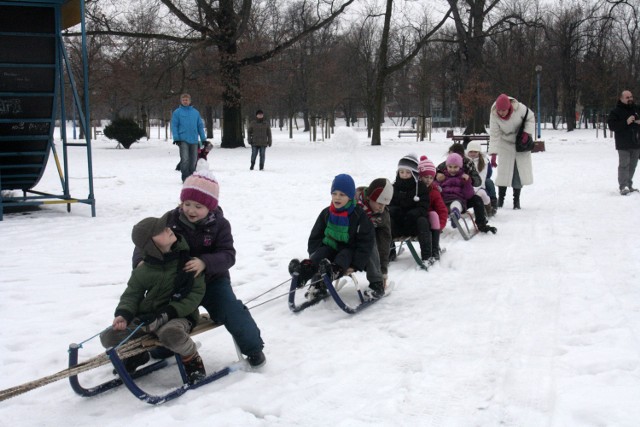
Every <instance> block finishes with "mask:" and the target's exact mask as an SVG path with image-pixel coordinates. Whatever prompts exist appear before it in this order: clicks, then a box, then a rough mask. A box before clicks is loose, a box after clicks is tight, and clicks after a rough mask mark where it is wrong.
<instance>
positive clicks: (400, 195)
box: [389, 154, 433, 261]
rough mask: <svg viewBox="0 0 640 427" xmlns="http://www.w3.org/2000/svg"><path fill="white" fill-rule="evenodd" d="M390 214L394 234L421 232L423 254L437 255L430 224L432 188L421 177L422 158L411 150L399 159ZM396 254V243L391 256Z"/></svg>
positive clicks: (419, 237) (419, 234)
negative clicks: (420, 159)
mask: <svg viewBox="0 0 640 427" xmlns="http://www.w3.org/2000/svg"><path fill="white" fill-rule="evenodd" d="M389 215H390V216H391V235H392V236H393V237H394V238H397V237H412V236H417V237H418V243H420V256H421V258H422V259H423V260H424V261H426V260H428V259H429V258H431V257H432V256H433V252H432V247H431V243H432V242H431V226H430V224H429V189H428V188H427V186H426V185H424V183H423V182H422V181H420V173H419V172H418V158H417V157H416V155H415V154H407V155H406V156H404V157H403V158H402V159H400V161H399V162H398V170H397V172H396V180H395V182H394V183H393V198H392V199H391V203H390V204H389ZM395 256H396V254H395V247H393V248H392V249H391V254H390V257H391V259H392V260H393V259H394V258H395Z"/></svg>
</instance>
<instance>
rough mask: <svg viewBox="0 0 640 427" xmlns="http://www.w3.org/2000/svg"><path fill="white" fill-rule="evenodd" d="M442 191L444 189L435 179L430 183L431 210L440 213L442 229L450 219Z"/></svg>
mask: <svg viewBox="0 0 640 427" xmlns="http://www.w3.org/2000/svg"><path fill="white" fill-rule="evenodd" d="M441 191H442V189H441V188H440V186H439V185H438V184H437V183H436V182H435V181H433V182H432V183H431V185H429V212H431V211H433V212H435V213H437V214H438V219H439V220H440V230H444V228H445V227H446V226H447V220H448V219H449V210H448V209H447V205H446V204H445V203H444V200H442V194H441Z"/></svg>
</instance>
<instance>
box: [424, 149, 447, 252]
mask: <svg viewBox="0 0 640 427" xmlns="http://www.w3.org/2000/svg"><path fill="white" fill-rule="evenodd" d="M418 171H419V173H420V181H422V182H423V184H424V185H425V186H426V187H427V190H428V191H429V225H430V226H431V255H432V256H433V258H435V259H436V260H438V259H440V233H442V230H444V228H445V227H446V226H447V219H448V218H449V212H448V210H447V205H445V204H444V201H443V200H442V194H440V193H441V191H442V189H441V188H440V186H439V185H438V183H437V182H436V181H435V177H436V167H435V165H434V164H433V162H432V161H431V160H429V159H428V158H427V156H421V157H420V163H419V164H418Z"/></svg>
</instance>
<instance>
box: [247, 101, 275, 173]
mask: <svg viewBox="0 0 640 427" xmlns="http://www.w3.org/2000/svg"><path fill="white" fill-rule="evenodd" d="M247 139H248V140H249V145H250V146H251V167H250V168H249V169H251V170H253V167H254V166H255V164H256V157H258V153H260V170H263V169H264V160H265V154H266V151H267V147H271V126H269V122H268V121H265V120H264V112H263V111H262V110H258V111H256V120H255V121H253V122H251V123H250V124H249V128H248V129H247Z"/></svg>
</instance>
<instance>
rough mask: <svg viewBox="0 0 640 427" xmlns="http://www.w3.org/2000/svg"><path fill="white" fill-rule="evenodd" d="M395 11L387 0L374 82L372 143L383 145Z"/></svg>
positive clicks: (390, 0)
mask: <svg viewBox="0 0 640 427" xmlns="http://www.w3.org/2000/svg"><path fill="white" fill-rule="evenodd" d="M392 13H393V0H387V8H386V11H385V14H384V26H383V27H382V36H381V38H380V49H379V50H378V70H377V73H376V79H375V83H374V89H373V90H374V94H373V111H372V113H373V114H372V116H371V119H370V120H371V130H372V133H371V145H382V142H381V137H380V128H381V126H382V121H383V120H384V82H385V79H386V77H387V75H386V73H387V65H388V61H389V58H388V51H389V31H390V28H391V14H392Z"/></svg>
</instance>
